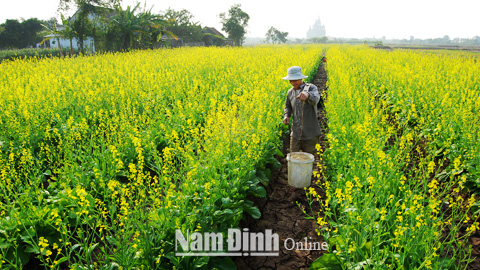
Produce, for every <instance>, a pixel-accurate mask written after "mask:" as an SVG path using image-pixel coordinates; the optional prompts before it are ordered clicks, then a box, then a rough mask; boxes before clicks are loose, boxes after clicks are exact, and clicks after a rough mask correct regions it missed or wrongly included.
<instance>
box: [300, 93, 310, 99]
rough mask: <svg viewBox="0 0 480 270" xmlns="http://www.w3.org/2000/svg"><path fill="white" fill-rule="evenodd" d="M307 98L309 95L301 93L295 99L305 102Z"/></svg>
mask: <svg viewBox="0 0 480 270" xmlns="http://www.w3.org/2000/svg"><path fill="white" fill-rule="evenodd" d="M309 96H310V94H309V93H305V92H301V93H300V95H298V96H297V98H298V99H300V100H301V101H305V100H307V99H308V97H309Z"/></svg>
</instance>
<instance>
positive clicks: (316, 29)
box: [307, 18, 327, 38]
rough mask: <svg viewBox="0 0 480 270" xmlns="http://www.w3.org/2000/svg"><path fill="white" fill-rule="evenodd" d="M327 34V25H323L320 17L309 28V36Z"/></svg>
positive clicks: (318, 36) (323, 35) (319, 36)
mask: <svg viewBox="0 0 480 270" xmlns="http://www.w3.org/2000/svg"><path fill="white" fill-rule="evenodd" d="M326 35H327V33H326V31H325V26H324V25H322V22H321V21H320V18H318V19H317V20H316V21H315V23H314V24H313V26H311V27H310V28H309V29H308V32H307V38H321V37H325V36H326Z"/></svg>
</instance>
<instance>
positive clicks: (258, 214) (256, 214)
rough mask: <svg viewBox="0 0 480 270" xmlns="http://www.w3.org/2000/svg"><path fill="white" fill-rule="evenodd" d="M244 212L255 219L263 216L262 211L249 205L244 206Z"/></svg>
mask: <svg viewBox="0 0 480 270" xmlns="http://www.w3.org/2000/svg"><path fill="white" fill-rule="evenodd" d="M246 202H248V201H246ZM252 204H253V203H252ZM243 210H244V211H245V212H247V213H248V214H250V215H251V216H252V217H253V218H254V219H259V218H260V217H261V216H262V213H261V212H260V210H259V209H258V207H256V206H249V205H247V204H245V205H244V206H243Z"/></svg>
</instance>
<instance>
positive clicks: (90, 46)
mask: <svg viewBox="0 0 480 270" xmlns="http://www.w3.org/2000/svg"><path fill="white" fill-rule="evenodd" d="M86 8H87V9H88V16H87V17H88V19H89V21H90V22H92V23H93V25H94V27H96V28H100V27H102V26H103V25H102V23H101V20H100V18H102V17H101V16H99V15H98V14H102V13H103V14H105V17H107V18H109V17H111V16H113V15H114V14H115V11H114V10H113V9H109V8H104V7H98V6H93V5H86ZM80 11H81V10H77V11H76V12H75V14H73V15H72V16H71V17H70V18H69V19H68V22H69V23H73V22H74V21H75V20H76V18H77V17H78V16H79V12H80ZM64 29H65V26H64V25H57V31H62V30H64ZM43 38H44V39H48V41H47V43H46V46H47V47H52V48H57V47H58V43H57V42H60V47H62V48H63V49H70V46H71V47H72V49H74V50H79V49H80V44H79V43H80V42H79V40H78V39H77V38H72V40H71V42H70V39H68V38H64V37H57V35H56V34H49V35H46V36H44V37H43ZM83 47H84V49H85V50H86V51H88V52H95V40H94V38H93V37H87V38H85V39H84V40H83Z"/></svg>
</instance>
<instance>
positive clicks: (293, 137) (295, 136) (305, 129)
mask: <svg viewBox="0 0 480 270" xmlns="http://www.w3.org/2000/svg"><path fill="white" fill-rule="evenodd" d="M307 77H308V76H305V75H303V73H302V68H301V67H297V66H293V67H290V68H288V70H287V76H286V77H283V79H284V80H289V81H290V84H291V85H292V86H293V87H292V88H291V89H290V90H288V92H287V99H286V100H285V110H284V111H285V113H284V118H283V123H284V124H285V125H288V124H289V123H290V117H291V116H293V119H292V120H293V123H292V132H291V134H290V153H292V152H300V150H301V151H303V152H307V153H310V154H312V155H315V154H316V152H317V151H316V149H315V145H316V144H317V143H319V139H320V137H319V136H320V133H321V131H320V125H319V124H318V120H317V103H318V101H319V100H320V94H319V93H318V90H317V87H316V86H315V85H314V84H306V83H305V82H304V81H303V79H305V78H307Z"/></svg>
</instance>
